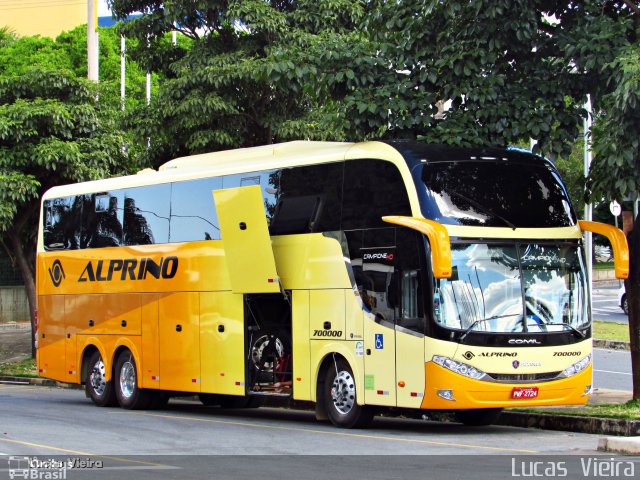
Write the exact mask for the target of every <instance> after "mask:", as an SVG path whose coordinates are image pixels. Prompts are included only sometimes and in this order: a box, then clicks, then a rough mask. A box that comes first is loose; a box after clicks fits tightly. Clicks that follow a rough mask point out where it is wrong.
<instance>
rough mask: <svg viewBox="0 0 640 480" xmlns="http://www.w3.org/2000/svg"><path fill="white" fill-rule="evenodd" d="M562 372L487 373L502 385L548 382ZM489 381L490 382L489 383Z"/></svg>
mask: <svg viewBox="0 0 640 480" xmlns="http://www.w3.org/2000/svg"><path fill="white" fill-rule="evenodd" d="M561 373H562V372H547V373H487V375H488V376H490V377H491V380H493V381H494V382H502V383H530V382H548V381H550V380H555V379H556V378H558V375H560V374H561ZM491 380H490V381H491Z"/></svg>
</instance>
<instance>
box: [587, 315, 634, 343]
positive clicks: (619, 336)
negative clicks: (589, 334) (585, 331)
mask: <svg viewBox="0 0 640 480" xmlns="http://www.w3.org/2000/svg"><path fill="white" fill-rule="evenodd" d="M593 338H597V339H598V340H618V341H622V342H628V341H629V325H627V324H626V323H614V322H599V321H597V320H595V321H594V322H593Z"/></svg>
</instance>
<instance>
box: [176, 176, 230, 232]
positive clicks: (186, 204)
mask: <svg viewBox="0 0 640 480" xmlns="http://www.w3.org/2000/svg"><path fill="white" fill-rule="evenodd" d="M220 188H222V178H205V179H202V180H191V181H187V182H177V183H174V184H173V185H172V187H171V225H170V226H171V229H170V235H169V241H171V242H190V241H198V240H219V239H220V225H219V224H218V215H217V212H216V207H215V204H214V201H213V193H212V191H213V190H218V189H220Z"/></svg>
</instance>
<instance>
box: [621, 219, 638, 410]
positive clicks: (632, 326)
mask: <svg viewBox="0 0 640 480" xmlns="http://www.w3.org/2000/svg"><path fill="white" fill-rule="evenodd" d="M628 242H629V267H630V268H629V278H628V279H627V281H626V282H625V289H626V291H627V302H628V305H629V339H630V341H631V371H632V372H633V373H632V377H631V378H632V381H633V399H634V400H638V399H640V215H638V217H637V218H636V219H635V221H634V222H633V230H631V232H629V236H628Z"/></svg>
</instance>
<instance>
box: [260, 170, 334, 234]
mask: <svg viewBox="0 0 640 480" xmlns="http://www.w3.org/2000/svg"><path fill="white" fill-rule="evenodd" d="M342 173H343V164H342V163H326V164H321V165H309V166H305V167H295V168H287V169H283V170H282V172H281V174H280V179H279V188H277V194H276V197H275V199H276V203H275V207H274V213H273V218H272V219H271V224H270V229H269V230H270V232H271V234H272V235H283V234H294V233H310V232H325V231H333V230H339V229H340V212H341V193H342Z"/></svg>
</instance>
